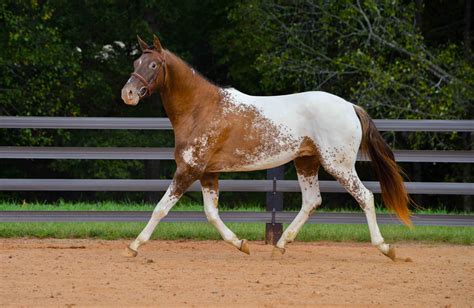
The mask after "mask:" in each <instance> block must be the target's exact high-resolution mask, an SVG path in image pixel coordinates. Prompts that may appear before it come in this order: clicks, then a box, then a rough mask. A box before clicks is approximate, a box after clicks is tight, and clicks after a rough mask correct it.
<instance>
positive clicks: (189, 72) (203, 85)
mask: <svg viewBox="0 0 474 308" xmlns="http://www.w3.org/2000/svg"><path fill="white" fill-rule="evenodd" d="M138 42H139V45H140V48H141V50H142V55H141V56H140V58H138V59H137V60H136V61H135V62H134V69H135V70H134V72H133V73H132V74H131V77H130V79H128V81H127V83H126V84H125V86H124V87H123V89H122V99H123V101H124V102H125V103H126V104H128V105H132V106H134V105H137V104H138V102H139V100H140V99H142V98H144V97H146V96H149V95H151V94H152V93H154V92H159V94H160V96H161V99H162V102H163V105H164V108H165V111H166V114H167V115H168V117H169V119H170V121H171V124H172V126H173V129H174V135H175V153H174V156H175V160H176V165H177V169H176V173H175V175H174V178H173V180H172V183H171V185H170V186H169V188H168V190H167V191H166V193H165V194H164V196H163V197H162V199H161V200H160V202H159V203H158V205H157V206H156V208H155V209H154V211H153V214H152V216H151V218H150V220H149V222H148V224H147V225H146V227H145V228H144V229H143V231H142V232H141V233H140V235H139V236H138V237H137V238H136V239H135V240H134V241H133V242H132V243H131V244H130V246H129V247H128V250H127V254H128V255H129V256H132V257H134V256H136V255H137V253H138V248H139V246H140V245H142V244H144V243H145V242H147V241H148V240H149V238H150V236H151V234H152V232H153V230H154V229H155V227H156V225H157V224H158V223H159V221H160V220H161V219H162V218H163V217H164V216H166V215H167V213H168V212H169V210H170V209H171V208H172V207H173V205H174V204H175V203H176V202H177V201H178V200H179V199H180V197H181V196H182V195H183V193H184V192H185V191H186V190H187V188H188V187H189V186H190V185H191V184H192V183H193V182H195V181H197V180H199V181H200V182H201V186H202V194H203V199H204V210H205V213H206V216H207V219H208V220H209V222H211V223H212V224H213V225H214V226H215V227H216V228H217V230H218V231H219V233H220V234H221V236H222V238H223V239H224V241H226V242H227V243H230V244H231V245H233V246H235V247H236V248H237V249H239V250H240V251H242V252H244V253H247V254H249V253H250V251H249V246H248V243H247V240H245V239H239V238H238V237H237V236H236V235H235V234H234V233H233V232H232V231H231V230H230V229H229V228H228V227H227V226H226V225H225V224H224V223H223V221H222V220H221V218H220V217H219V214H218V209H217V203H218V195H219V188H218V174H219V172H230V171H251V170H262V169H268V168H273V167H276V166H280V165H283V164H285V163H287V162H289V161H294V164H295V166H296V171H297V175H298V182H299V185H300V187H301V192H302V194H303V198H302V199H303V202H302V203H303V204H302V208H301V210H300V211H299V213H298V215H297V216H296V217H295V219H294V221H293V222H292V223H291V224H290V225H289V226H288V228H287V229H286V230H285V232H284V233H283V235H282V236H281V238H280V239H279V241H278V242H277V244H276V247H275V248H274V251H273V253H276V254H279V253H281V254H282V253H284V252H285V246H286V244H287V243H289V242H292V241H293V240H294V239H295V237H296V235H297V234H298V231H299V230H300V229H301V227H302V226H303V224H304V223H305V222H306V221H307V219H308V217H309V216H310V215H311V214H312V213H313V212H314V211H315V209H316V208H317V207H318V206H319V205H320V204H321V194H320V191H319V184H318V170H319V168H320V167H321V166H322V167H323V168H324V169H325V170H326V171H327V172H328V173H329V174H331V175H332V176H333V177H334V178H336V179H337V181H338V182H339V183H340V184H341V185H342V186H344V188H345V189H346V190H347V191H348V192H349V193H350V194H351V195H352V196H353V197H354V198H355V199H356V200H357V202H358V203H359V205H360V206H361V208H362V209H363V210H364V212H365V215H366V217H367V222H368V226H369V231H370V237H371V241H372V244H373V245H375V246H376V247H377V248H378V249H379V250H380V251H381V252H382V253H383V254H384V255H386V256H388V257H390V258H391V259H392V260H395V251H394V248H393V247H391V246H390V245H389V244H386V243H385V242H384V239H383V237H382V235H381V233H380V230H379V227H378V225H377V221H376V216H375V209H374V196H373V194H372V192H371V191H369V190H368V189H367V188H366V187H365V186H364V185H363V184H362V182H361V180H360V179H359V177H358V175H357V173H356V170H355V167H354V166H355V162H356V156H357V152H358V150H359V148H360V149H361V152H363V153H367V154H368V155H369V157H370V159H371V161H372V164H373V166H374V169H375V171H376V175H377V176H378V178H379V181H380V185H381V189H382V199H383V201H384V203H385V205H386V206H387V207H388V208H389V209H390V210H393V211H394V212H395V213H396V214H397V216H398V217H399V219H400V220H401V221H402V222H404V223H405V224H408V225H409V224H411V222H410V212H409V210H408V207H407V204H408V195H407V192H406V190H405V186H404V184H403V179H402V177H401V175H400V172H399V168H398V166H397V164H396V163H395V160H394V156H393V153H392V151H391V150H390V148H389V147H388V146H387V144H386V143H385V141H384V139H383V138H382V137H381V135H380V133H379V132H378V131H377V129H376V127H375V125H374V123H373V122H372V120H371V118H370V117H369V116H368V114H367V113H366V112H365V111H364V110H363V109H362V108H360V107H358V106H355V105H353V104H351V103H349V102H347V101H345V100H344V99H342V98H340V97H338V96H335V95H332V94H329V93H325V92H304V93H296V94H292V95H282V96H266V97H261V96H250V95H247V94H244V93H242V92H240V91H238V90H236V89H233V88H220V87H218V86H216V85H214V84H212V83H210V82H209V81H207V80H206V79H205V78H204V77H202V76H201V75H200V74H198V73H197V72H196V71H195V70H194V69H192V68H191V67H190V66H188V65H187V64H186V63H185V62H184V61H183V60H181V59H180V58H179V57H178V56H176V55H175V54H173V53H172V52H170V51H169V50H166V49H164V48H162V46H161V43H160V40H159V39H158V37H156V36H154V38H153V45H152V46H148V45H147V44H146V43H145V42H144V41H143V40H141V39H140V38H138Z"/></svg>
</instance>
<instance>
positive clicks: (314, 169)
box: [294, 155, 321, 178]
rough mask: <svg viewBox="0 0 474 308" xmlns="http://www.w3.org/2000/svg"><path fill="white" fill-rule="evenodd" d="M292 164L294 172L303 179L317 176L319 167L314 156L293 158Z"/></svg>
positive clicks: (317, 160)
mask: <svg viewBox="0 0 474 308" xmlns="http://www.w3.org/2000/svg"><path fill="white" fill-rule="evenodd" d="M294 163H295V167H296V172H298V174H300V175H302V176H304V177H305V178H310V177H314V176H315V175H316V174H318V170H319V167H320V165H321V163H320V162H319V158H318V157H317V156H316V155H314V156H303V157H297V158H295V160H294Z"/></svg>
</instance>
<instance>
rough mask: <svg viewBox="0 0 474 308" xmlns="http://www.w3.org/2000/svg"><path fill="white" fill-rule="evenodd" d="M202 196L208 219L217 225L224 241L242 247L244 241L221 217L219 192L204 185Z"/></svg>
mask: <svg viewBox="0 0 474 308" xmlns="http://www.w3.org/2000/svg"><path fill="white" fill-rule="evenodd" d="M202 197H203V200H204V212H205V213H206V217H207V220H208V221H209V222H210V223H211V224H213V225H214V227H216V229H217V230H218V231H219V233H220V234H221V236H222V238H223V239H224V241H226V242H227V243H229V244H232V245H234V246H235V247H237V248H238V249H240V247H241V245H242V241H241V240H239V239H238V238H237V236H236V235H235V234H234V232H232V231H231V230H230V229H229V228H228V227H227V226H226V225H225V224H224V222H223V221H222V219H221V218H220V217H219V211H218V209H217V202H218V199H219V195H218V192H217V191H215V190H211V189H208V188H205V187H203V188H202Z"/></svg>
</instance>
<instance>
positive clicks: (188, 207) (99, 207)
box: [0, 201, 469, 215]
mask: <svg viewBox="0 0 474 308" xmlns="http://www.w3.org/2000/svg"><path fill="white" fill-rule="evenodd" d="M155 205H156V204H151V203H127V202H124V203H116V202H95V203H88V202H75V203H72V202H58V203H55V204H47V203H23V204H22V203H15V202H5V201H4V202H1V201H0V211H152V210H153V209H154V207H155ZM219 209H220V210H221V211H246V212H261V211H265V207H264V206H262V205H258V204H242V205H239V206H236V207H233V208H230V207H228V206H226V205H225V204H220V205H219ZM171 210H172V211H203V210H204V208H203V206H202V204H200V203H190V202H186V201H184V202H183V201H180V202H178V204H176V205H175V206H174V207H173V208H172V209H171ZM317 211H318V212H341V213H342V212H345V213H347V212H359V213H361V210H359V211H354V210H350V209H336V210H328V209H325V208H324V206H322V207H320V208H318V210H317ZM376 211H377V213H387V209H386V208H384V207H377V208H376ZM416 213H417V214H456V215H462V214H469V213H451V212H448V211H446V210H429V209H428V210H416Z"/></svg>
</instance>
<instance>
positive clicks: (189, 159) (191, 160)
mask: <svg viewBox="0 0 474 308" xmlns="http://www.w3.org/2000/svg"><path fill="white" fill-rule="evenodd" d="M193 154H194V148H193V147H188V148H187V149H185V150H184V151H183V153H182V157H183V160H184V162H185V163H186V164H188V165H190V166H191V167H195V166H197V162H196V158H195V157H194V155H193Z"/></svg>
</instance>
